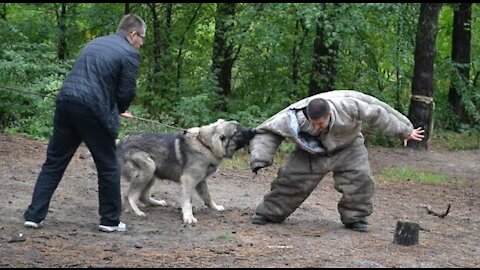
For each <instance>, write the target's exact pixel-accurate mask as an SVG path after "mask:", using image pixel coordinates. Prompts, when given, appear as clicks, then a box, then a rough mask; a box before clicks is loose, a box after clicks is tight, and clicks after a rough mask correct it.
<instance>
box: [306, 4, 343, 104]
mask: <svg viewBox="0 0 480 270" xmlns="http://www.w3.org/2000/svg"><path fill="white" fill-rule="evenodd" d="M321 5H322V11H323V12H321V13H322V14H319V15H318V16H317V20H316V36H315V40H314V42H313V57H312V62H313V66H312V73H311V75H310V84H309V95H310V96H312V95H315V94H318V93H323V92H327V91H331V90H333V89H334V88H335V74H336V67H335V64H336V60H337V53H338V47H339V44H338V39H334V40H333V42H332V41H331V40H332V37H331V35H332V32H334V31H335V30H333V31H327V30H326V27H325V24H327V23H332V22H334V21H335V19H334V18H332V16H334V15H333V14H335V10H336V9H337V6H338V4H333V6H332V7H333V9H334V10H333V12H329V11H328V10H327V8H328V6H327V4H325V3H322V4H321ZM324 14H327V15H324ZM329 14H332V15H329ZM333 26H335V24H333Z"/></svg>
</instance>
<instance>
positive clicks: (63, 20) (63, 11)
mask: <svg viewBox="0 0 480 270" xmlns="http://www.w3.org/2000/svg"><path fill="white" fill-rule="evenodd" d="M60 5H61V7H60V13H58V11H57V26H58V29H59V33H60V34H59V37H58V47H57V57H58V59H60V60H61V61H65V60H66V59H67V57H68V48H67V38H66V34H67V4H66V3H61V4H60Z"/></svg>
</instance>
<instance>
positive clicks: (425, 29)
mask: <svg viewBox="0 0 480 270" xmlns="http://www.w3.org/2000/svg"><path fill="white" fill-rule="evenodd" d="M441 8H442V4H441V3H422V5H421V7H420V19H419V22H418V29H417V37H416V44H415V66H414V71H413V80H412V99H411V102H410V107H409V112H408V118H409V119H410V121H412V123H413V126H414V127H422V128H423V129H424V130H425V138H424V139H423V140H422V141H420V142H417V141H413V140H410V141H408V147H410V148H413V149H417V150H427V149H428V139H429V137H430V132H431V124H432V121H433V100H432V94H433V84H434V81H433V71H434V60H435V40H436V38H437V31H438V14H439V13H440V9H441Z"/></svg>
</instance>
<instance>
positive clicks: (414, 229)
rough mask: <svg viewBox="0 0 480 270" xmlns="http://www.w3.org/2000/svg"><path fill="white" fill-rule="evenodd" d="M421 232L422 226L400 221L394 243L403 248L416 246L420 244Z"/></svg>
mask: <svg viewBox="0 0 480 270" xmlns="http://www.w3.org/2000/svg"><path fill="white" fill-rule="evenodd" d="M419 230H420V225H418V224H417V223H413V222H402V221H398V222H397V229H396V230H395V236H394V238H393V243H394V244H398V245H402V246H412V245H416V244H418V231H419Z"/></svg>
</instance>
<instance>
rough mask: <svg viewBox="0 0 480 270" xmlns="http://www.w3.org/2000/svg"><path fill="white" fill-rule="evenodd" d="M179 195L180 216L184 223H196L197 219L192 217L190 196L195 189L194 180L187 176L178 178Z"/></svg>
mask: <svg viewBox="0 0 480 270" xmlns="http://www.w3.org/2000/svg"><path fill="white" fill-rule="evenodd" d="M180 185H181V189H182V191H181V195H180V204H181V205H182V214H183V222H184V223H188V224H191V223H197V219H196V218H195V217H194V216H193V209H192V208H193V207H192V195H193V190H194V188H195V179H193V178H192V177H191V176H189V175H182V176H181V177H180Z"/></svg>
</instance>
